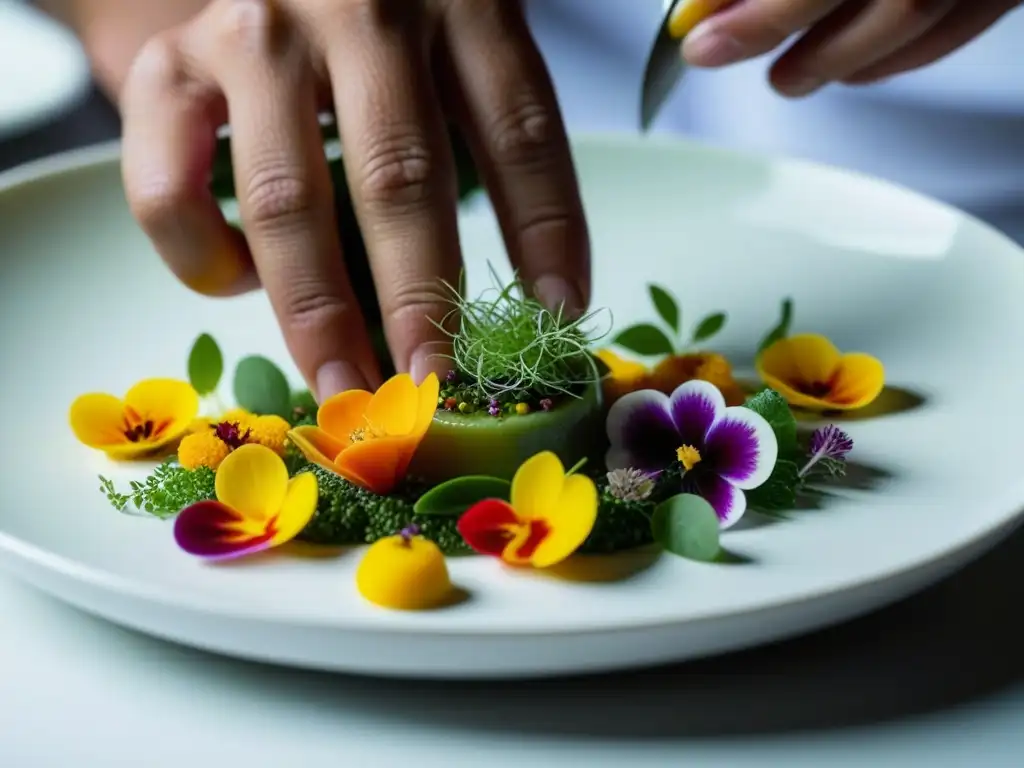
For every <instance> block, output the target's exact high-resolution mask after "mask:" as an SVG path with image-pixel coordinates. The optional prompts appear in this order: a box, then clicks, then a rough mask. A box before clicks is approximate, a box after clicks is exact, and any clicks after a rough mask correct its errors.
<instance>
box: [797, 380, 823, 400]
mask: <svg viewBox="0 0 1024 768" xmlns="http://www.w3.org/2000/svg"><path fill="white" fill-rule="evenodd" d="M795 389H796V390H797V392H799V393H800V394H802V395H807V396H808V397H816V398H818V399H821V398H824V397H827V396H828V395H829V394H830V393H831V392H832V382H830V381H801V382H798V383H797V386H796V387H795Z"/></svg>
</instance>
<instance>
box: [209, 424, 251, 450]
mask: <svg viewBox="0 0 1024 768" xmlns="http://www.w3.org/2000/svg"><path fill="white" fill-rule="evenodd" d="M212 429H213V434H214V436H215V437H216V438H217V439H218V440H220V441H221V442H222V443H224V444H225V445H226V446H227V447H228V448H231V449H232V450H234V449H235V448H241V447H242V446H243V445H245V444H246V442H248V440H249V436H250V435H252V430H251V429H247V430H245V433H244V434H243V433H242V427H241V425H240V424H239V423H238V422H237V421H233V422H232V421H222V422H221V423H220V424H215V425H214V426H213V427H212Z"/></svg>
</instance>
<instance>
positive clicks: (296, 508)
mask: <svg viewBox="0 0 1024 768" xmlns="http://www.w3.org/2000/svg"><path fill="white" fill-rule="evenodd" d="M319 500H320V490H319V488H318V486H317V483H316V476H315V475H313V474H312V473H310V472H303V473H302V474H299V475H296V476H295V477H293V478H292V479H291V480H289V481H288V490H287V491H286V492H285V495H284V501H283V502H282V503H281V509H280V510H278V513H277V520H276V521H275V524H274V527H275V529H276V530H275V533H274V538H273V539H271V540H270V546H272V547H276V546H278V545H279V544H284V543H285V542H286V541H291V540H292V539H294V538H295V537H296V536H298V535H299V534H300V533H302V529H303V528H305V527H306V526H307V525H308V524H309V521H310V520H311V519H312V518H313V513H314V512H316V505H317V502H318V501H319Z"/></svg>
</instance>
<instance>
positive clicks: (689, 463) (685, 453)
mask: <svg viewBox="0 0 1024 768" xmlns="http://www.w3.org/2000/svg"><path fill="white" fill-rule="evenodd" d="M676 458H677V459H679V463H680V464H682V465H683V469H685V470H686V471H687V472H689V471H690V470H691V469H693V468H694V467H696V466H697V465H698V464H700V451H698V450H697V449H696V448H694V447H693V446H692V445H683V446H680V447H679V448H676Z"/></svg>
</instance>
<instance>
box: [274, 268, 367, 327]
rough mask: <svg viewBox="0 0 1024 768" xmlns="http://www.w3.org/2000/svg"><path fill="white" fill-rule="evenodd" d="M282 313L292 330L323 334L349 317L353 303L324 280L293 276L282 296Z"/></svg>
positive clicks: (286, 323) (340, 324) (285, 323)
mask: <svg viewBox="0 0 1024 768" xmlns="http://www.w3.org/2000/svg"><path fill="white" fill-rule="evenodd" d="M281 314H282V317H283V320H284V325H285V326H286V328H287V329H288V330H289V331H291V332H292V333H293V334H296V335H302V334H312V335H320V334H321V333H322V332H323V331H326V330H331V329H335V328H340V327H342V326H343V324H344V323H345V322H346V320H348V319H349V315H350V314H351V307H350V306H349V305H348V304H347V303H346V302H345V301H344V300H343V299H342V298H341V297H340V296H337V295H336V294H334V293H332V292H331V291H329V290H327V288H326V287H325V286H324V284H323V283H322V282H320V281H318V280H314V279H311V278H307V279H301V278H299V279H296V278H294V277H292V278H291V279H290V281H289V283H288V287H287V289H286V291H285V293H284V295H283V296H282V298H281Z"/></svg>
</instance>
